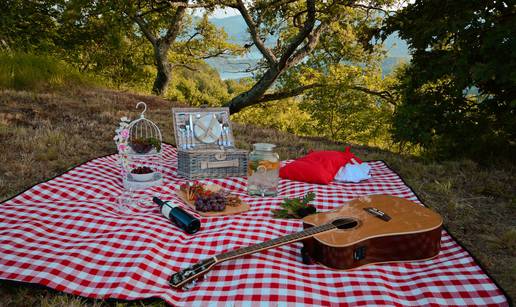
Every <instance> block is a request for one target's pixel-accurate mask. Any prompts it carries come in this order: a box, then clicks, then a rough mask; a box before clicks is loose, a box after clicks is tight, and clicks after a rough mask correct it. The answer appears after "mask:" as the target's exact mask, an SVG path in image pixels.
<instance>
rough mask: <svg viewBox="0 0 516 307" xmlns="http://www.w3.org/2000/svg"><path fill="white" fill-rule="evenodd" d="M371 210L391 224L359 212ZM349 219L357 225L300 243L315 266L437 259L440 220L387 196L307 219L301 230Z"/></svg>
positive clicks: (346, 266)
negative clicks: (373, 209) (379, 212)
mask: <svg viewBox="0 0 516 307" xmlns="http://www.w3.org/2000/svg"><path fill="white" fill-rule="evenodd" d="M370 207H373V208H376V209H378V210H380V211H382V212H383V213H385V214H386V215H387V216H389V217H390V219H389V220H388V221H387V220H384V219H381V218H379V217H377V216H375V215H373V214H371V213H369V212H367V211H365V210H364V208H370ZM342 218H349V219H353V220H355V221H356V223H351V224H350V225H348V226H347V227H346V228H345V229H334V230H331V231H328V232H324V233H320V234H317V235H314V236H313V237H310V238H307V239H304V240H303V244H304V248H305V251H306V252H307V253H308V254H309V256H310V257H311V258H312V259H313V260H315V261H317V262H319V263H320V264H322V265H324V266H326V267H329V268H333V269H339V270H347V269H352V268H356V267H359V266H363V265H367V264H372V263H382V262H398V261H411V260H424V259H430V258H432V257H435V256H437V254H438V253H439V249H440V242H441V227H442V218H441V216H440V215H439V214H437V213H435V212H433V211H431V210H430V209H428V208H425V207H423V206H420V205H418V204H416V203H413V202H411V201H408V200H406V199H403V198H398V197H393V196H388V195H371V196H364V197H360V198H357V199H354V200H352V201H350V203H349V205H345V206H343V207H340V208H338V209H336V210H333V211H330V212H323V213H318V214H314V215H310V216H307V217H305V218H304V219H303V222H304V227H305V229H309V228H310V227H314V226H319V225H324V224H327V223H331V222H332V221H334V220H337V219H342Z"/></svg>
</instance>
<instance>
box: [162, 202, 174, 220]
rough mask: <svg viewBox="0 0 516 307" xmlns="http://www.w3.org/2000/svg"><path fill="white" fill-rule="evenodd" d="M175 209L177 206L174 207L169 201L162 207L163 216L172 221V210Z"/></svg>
mask: <svg viewBox="0 0 516 307" xmlns="http://www.w3.org/2000/svg"><path fill="white" fill-rule="evenodd" d="M175 207H177V205H173V204H171V203H170V202H168V201H167V202H165V203H164V204H163V206H162V207H161V214H163V215H164V216H165V217H166V218H169V219H170V211H172V208H175Z"/></svg>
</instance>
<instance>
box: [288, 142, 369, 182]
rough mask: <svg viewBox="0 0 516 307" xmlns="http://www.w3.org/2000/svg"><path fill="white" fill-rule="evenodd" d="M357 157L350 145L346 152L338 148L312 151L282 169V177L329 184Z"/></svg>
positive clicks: (358, 160) (356, 159)
mask: <svg viewBox="0 0 516 307" xmlns="http://www.w3.org/2000/svg"><path fill="white" fill-rule="evenodd" d="M351 159H354V160H355V161H357V162H358V163H362V160H360V159H359V158H357V157H356V156H355V155H354V154H353V153H352V152H351V149H350V147H349V146H348V147H346V150H345V151H344V152H342V151H336V150H319V151H312V152H310V153H309V154H308V155H306V156H304V157H301V158H299V159H297V160H295V161H294V162H291V163H289V164H287V165H285V166H283V167H282V168H281V169H280V177H281V178H283V179H290V180H295V181H302V182H308V183H318V184H329V183H330V182H332V181H333V178H335V175H336V174H337V172H338V171H339V169H340V168H341V167H342V166H344V165H346V164H347V163H349V162H350V161H351Z"/></svg>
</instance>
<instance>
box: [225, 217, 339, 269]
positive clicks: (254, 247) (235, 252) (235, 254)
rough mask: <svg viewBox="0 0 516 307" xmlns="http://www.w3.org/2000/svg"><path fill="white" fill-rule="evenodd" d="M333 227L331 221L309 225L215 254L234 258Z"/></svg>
mask: <svg viewBox="0 0 516 307" xmlns="http://www.w3.org/2000/svg"><path fill="white" fill-rule="evenodd" d="M334 228H336V227H335V226H334V225H333V224H331V223H328V224H324V225H321V226H316V227H310V228H308V229H306V230H303V231H300V232H296V233H293V234H290V235H286V236H283V237H279V238H277V239H273V240H270V241H265V242H263V243H259V244H255V245H251V246H248V247H243V248H239V249H236V250H233V251H230V252H227V253H222V254H219V255H217V256H216V257H217V259H218V260H219V261H225V260H229V259H232V258H236V257H239V256H242V255H245V254H252V253H254V252H257V251H260V250H264V249H268V248H271V247H274V246H280V245H284V244H287V243H291V242H295V241H299V240H302V239H305V238H309V237H311V236H313V235H316V234H318V233H320V232H325V231H328V230H331V229H334Z"/></svg>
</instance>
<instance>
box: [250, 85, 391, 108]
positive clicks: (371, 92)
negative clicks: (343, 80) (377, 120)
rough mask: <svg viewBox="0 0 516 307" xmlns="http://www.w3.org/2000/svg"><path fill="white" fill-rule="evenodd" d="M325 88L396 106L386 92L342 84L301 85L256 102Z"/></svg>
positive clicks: (266, 95)
mask: <svg viewBox="0 0 516 307" xmlns="http://www.w3.org/2000/svg"><path fill="white" fill-rule="evenodd" d="M325 86H328V87H337V88H341V89H349V90H355V91H360V92H363V93H366V94H369V95H374V96H378V97H380V98H382V99H384V100H386V101H387V102H388V103H390V104H392V105H393V106H396V103H395V102H394V97H393V96H392V94H391V93H389V92H388V91H375V90H372V89H368V88H366V87H363V86H359V85H351V86H349V85H344V84H335V85H326V84H321V83H312V84H308V85H303V86H300V87H297V88H295V89H292V90H288V91H283V92H276V93H271V94H265V95H263V96H262V97H261V98H260V99H259V100H258V102H268V101H274V100H280V99H285V98H290V97H295V96H299V95H301V94H303V93H304V92H305V91H307V90H309V89H313V88H318V87H325Z"/></svg>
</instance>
